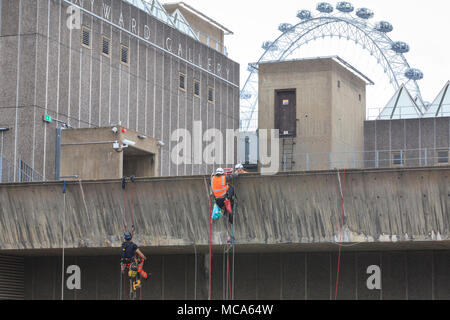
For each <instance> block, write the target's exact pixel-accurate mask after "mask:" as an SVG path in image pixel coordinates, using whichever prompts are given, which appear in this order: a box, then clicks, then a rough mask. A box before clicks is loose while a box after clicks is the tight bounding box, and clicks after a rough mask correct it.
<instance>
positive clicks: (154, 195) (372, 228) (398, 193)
mask: <svg viewBox="0 0 450 320" xmlns="http://www.w3.org/2000/svg"><path fill="white" fill-rule="evenodd" d="M449 174H450V168H449V167H445V168H442V167H441V168H417V169H395V170H394V169H393V170H379V171H376V170H372V171H367V170H366V171H364V170H354V171H348V172H347V175H346V176H345V215H344V241H345V242H346V243H359V244H360V246H359V248H361V246H366V247H365V248H367V249H369V248H376V246H377V245H390V246H405V245H412V246H413V248H415V249H419V248H421V246H422V245H423V244H425V245H428V247H433V248H437V247H439V248H440V249H443V248H449V247H450V182H449ZM206 179H207V178H206V177H203V176H198V177H185V178H168V179H163V178H153V179H141V180H137V181H136V182H135V183H134V184H128V185H127V193H126V194H124V192H123V191H122V189H121V182H120V181H98V182H83V183H82V185H80V183H78V182H71V183H70V184H69V185H68V187H67V193H66V204H67V209H66V215H65V216H66V219H65V222H66V224H65V226H66V229H65V236H64V239H65V247H66V248H67V249H82V248H85V249H89V248H111V249H112V248H117V247H120V244H121V235H122V233H123V230H124V223H123V221H124V203H125V202H124V199H125V198H126V200H127V201H126V217H127V219H128V225H131V223H130V220H131V218H130V216H131V211H130V208H132V209H133V216H134V224H135V225H136V227H137V232H136V242H137V243H139V244H140V245H141V247H143V248H147V249H151V248H168V249H170V248H173V249H180V248H181V249H182V248H189V250H192V248H193V244H195V245H196V246H198V248H199V250H203V251H204V250H205V249H206V247H207V246H208V243H209V222H210V220H209V201H208V195H207V191H206V190H207V186H206V183H207V182H206ZM340 180H341V184H343V183H344V175H343V173H342V172H340ZM235 186H236V190H237V194H238V196H239V212H238V214H237V219H236V232H235V233H236V238H237V239H238V241H239V245H240V247H241V248H242V249H245V248H246V246H247V247H248V248H250V247H251V246H256V247H260V246H263V247H265V248H269V247H271V246H275V247H280V245H286V246H290V247H293V248H295V247H298V248H308V249H310V250H311V249H312V250H315V249H320V248H328V249H329V248H330V247H332V248H336V247H337V246H336V245H335V242H336V241H338V240H339V229H340V228H339V226H340V215H341V204H342V203H341V192H340V184H339V179H338V173H337V172H336V171H329V172H308V173H291V174H280V175H276V176H258V175H248V176H241V177H239V179H238V181H236V183H235ZM62 191H63V187H62V183H40V184H33V183H31V184H13V185H12V184H10V185H0V250H1V251H2V252H4V253H5V252H6V253H7V252H13V251H14V250H21V249H30V250H33V249H58V248H61V247H62V242H61V239H62V221H63V215H64V198H63V193H62ZM224 241H226V232H225V222H224V219H223V220H222V221H219V222H216V223H215V224H214V226H213V244H214V245H215V246H216V249H219V248H220V247H219V245H221V244H223V243H224Z"/></svg>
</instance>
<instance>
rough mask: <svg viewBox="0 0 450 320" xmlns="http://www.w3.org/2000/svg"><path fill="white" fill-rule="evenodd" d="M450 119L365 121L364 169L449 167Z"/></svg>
mask: <svg viewBox="0 0 450 320" xmlns="http://www.w3.org/2000/svg"><path fill="white" fill-rule="evenodd" d="M449 150H450V117H435V118H417V119H393V120H376V121H365V122H364V166H365V167H366V168H378V167H380V168H381V167H396V166H409V167H411V166H412V167H417V166H441V165H448V164H449Z"/></svg>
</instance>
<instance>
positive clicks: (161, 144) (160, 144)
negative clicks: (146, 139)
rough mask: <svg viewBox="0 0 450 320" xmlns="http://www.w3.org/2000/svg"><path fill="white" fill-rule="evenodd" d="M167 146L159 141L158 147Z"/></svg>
mask: <svg viewBox="0 0 450 320" xmlns="http://www.w3.org/2000/svg"><path fill="white" fill-rule="evenodd" d="M165 145H166V144H165V143H164V142H162V141H158V146H160V147H164V146H165Z"/></svg>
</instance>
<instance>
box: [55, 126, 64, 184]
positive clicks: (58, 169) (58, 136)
mask: <svg viewBox="0 0 450 320" xmlns="http://www.w3.org/2000/svg"><path fill="white" fill-rule="evenodd" d="M63 130H64V128H63V127H59V128H56V151H55V157H56V161H55V180H56V181H59V180H60V179H61V136H62V131H63Z"/></svg>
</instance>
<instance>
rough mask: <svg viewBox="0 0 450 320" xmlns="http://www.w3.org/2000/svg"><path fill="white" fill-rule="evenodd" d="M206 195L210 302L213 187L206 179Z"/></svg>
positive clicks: (209, 290)
mask: <svg viewBox="0 0 450 320" xmlns="http://www.w3.org/2000/svg"><path fill="white" fill-rule="evenodd" d="M204 181H205V188H206V194H207V196H208V197H209V284H208V300H211V267H212V266H211V265H212V258H211V256H212V248H211V247H212V201H213V199H212V194H211V192H210V191H211V187H210V188H209V189H208V183H207V182H206V177H205V180H204Z"/></svg>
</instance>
